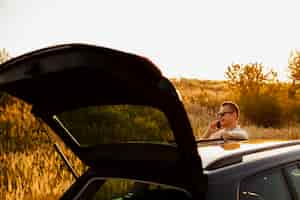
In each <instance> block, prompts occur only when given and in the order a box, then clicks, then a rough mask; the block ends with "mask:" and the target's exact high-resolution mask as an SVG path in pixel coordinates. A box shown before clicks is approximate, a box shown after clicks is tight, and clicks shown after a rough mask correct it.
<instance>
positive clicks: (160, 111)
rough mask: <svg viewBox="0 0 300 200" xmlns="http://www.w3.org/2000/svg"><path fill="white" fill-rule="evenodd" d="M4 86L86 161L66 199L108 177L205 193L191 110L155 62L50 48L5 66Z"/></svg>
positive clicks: (90, 192) (82, 195)
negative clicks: (189, 110)
mask: <svg viewBox="0 0 300 200" xmlns="http://www.w3.org/2000/svg"><path fill="white" fill-rule="evenodd" d="M0 90H1V91H5V92H7V93H9V94H11V95H13V96H16V97H17V98H19V99H22V100H24V101H26V102H28V103H29V104H31V105H32V113H33V114H34V115H35V116H37V117H39V118H41V119H43V121H44V122H45V123H47V124H48V125H49V127H51V128H52V130H53V131H54V132H55V133H56V134H57V135H58V136H59V137H60V138H61V139H62V140H63V142H64V143H65V144H66V145H67V146H68V147H69V148H70V149H71V150H72V151H73V152H74V153H75V154H76V155H77V156H78V157H79V158H80V159H81V160H82V161H83V162H84V163H85V164H86V165H87V166H88V168H89V169H88V170H87V172H86V173H85V174H83V175H82V176H80V177H78V178H77V179H76V182H75V183H74V184H73V185H72V186H71V187H70V188H69V190H67V191H66V193H65V194H63V196H62V197H61V199H95V195H94V194H95V193H97V192H98V190H99V188H101V187H102V185H103V184H104V183H105V181H106V180H107V177H109V178H120V179H128V180H138V181H140V182H141V185H143V184H144V186H145V185H147V184H150V183H155V184H158V185H165V186H171V187H174V188H178V189H179V190H180V189H182V190H184V191H185V192H187V193H188V194H189V195H188V196H189V198H197V199H198V198H201V196H202V195H203V194H204V191H205V188H206V184H207V182H206V180H205V178H204V175H203V172H202V163H201V159H200V157H199V155H198V152H197V146H196V142H195V139H194V136H193V132H192V129H191V126H190V123H189V120H188V117H187V113H186V112H185V109H184V107H183V104H182V102H181V101H180V99H179V97H178V95H177V93H176V90H175V88H174V87H173V85H172V84H171V82H170V81H169V80H168V79H167V78H165V77H164V76H163V75H162V73H161V72H160V71H159V69H158V68H157V67H156V66H155V65H154V64H153V63H151V62H150V61H149V60H147V59H145V58H143V57H140V56H136V55H133V54H129V53H124V52H120V51H116V50H112V49H108V48H103V47H97V46H91V45H85V44H66V45H59V46H54V47H49V48H45V49H41V50H38V51H34V52H31V53H28V54H25V55H22V56H20V57H17V58H14V59H11V60H9V61H8V62H6V63H3V64H2V65H0ZM170 193H171V192H170ZM149 195H150V194H149ZM163 195H165V194H162V196H163ZM120 196H122V195H121V194H120ZM179 196H180V195H179ZM179 196H178V195H177V197H179ZM122 198H124V197H122ZM126 198H129V197H128V196H127V197H126ZM155 198H156V197H155ZM100 199H101V198H100Z"/></svg>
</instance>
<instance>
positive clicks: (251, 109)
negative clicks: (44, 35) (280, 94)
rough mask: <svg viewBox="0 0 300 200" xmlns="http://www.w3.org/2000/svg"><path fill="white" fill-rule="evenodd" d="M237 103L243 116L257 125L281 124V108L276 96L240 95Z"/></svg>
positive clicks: (273, 125) (272, 125)
mask: <svg viewBox="0 0 300 200" xmlns="http://www.w3.org/2000/svg"><path fill="white" fill-rule="evenodd" d="M239 104H240V107H241V111H242V113H243V115H244V117H245V118H247V119H248V120H249V121H251V122H252V123H254V124H256V125H257V126H263V127H278V126H280V125H281V122H282V120H281V115H282V109H281V107H280V104H279V101H278V99H277V98H276V97H274V96H272V95H267V94H261V95H258V96H242V97H241V99H240V102H239Z"/></svg>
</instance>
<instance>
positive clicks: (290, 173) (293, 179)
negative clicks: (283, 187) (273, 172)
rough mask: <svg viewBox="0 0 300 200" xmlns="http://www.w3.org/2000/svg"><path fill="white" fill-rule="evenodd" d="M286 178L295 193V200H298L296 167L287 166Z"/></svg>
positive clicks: (299, 184)
mask: <svg viewBox="0 0 300 200" xmlns="http://www.w3.org/2000/svg"><path fill="white" fill-rule="evenodd" d="M286 172H287V173H286V174H287V178H288V180H289V181H290V185H291V187H292V188H293V191H295V195H296V196H297V199H300V169H299V168H298V166H296V165H294V166H289V167H287V168H286Z"/></svg>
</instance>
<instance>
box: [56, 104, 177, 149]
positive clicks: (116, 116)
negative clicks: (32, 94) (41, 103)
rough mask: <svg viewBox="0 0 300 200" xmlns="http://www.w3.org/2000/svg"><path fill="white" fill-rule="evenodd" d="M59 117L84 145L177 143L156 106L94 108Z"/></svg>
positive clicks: (165, 119) (71, 112) (63, 114)
mask: <svg viewBox="0 0 300 200" xmlns="http://www.w3.org/2000/svg"><path fill="white" fill-rule="evenodd" d="M57 117H58V118H59V120H60V121H61V122H62V123H63V124H64V126H65V127H66V128H67V129H68V130H69V132H70V133H71V134H72V135H73V136H74V137H75V138H76V140H77V141H78V142H79V143H80V144H82V145H96V144H104V143H122V142H159V143H172V142H174V137H173V134H172V131H171V129H170V127H169V123H168V120H167V118H166V117H165V115H164V114H163V113H162V112H161V111H159V110H158V109H155V108H152V107H146V106H135V105H109V106H91V107H85V108H80V109H76V110H71V111H66V112H63V113H61V114H58V115H57Z"/></svg>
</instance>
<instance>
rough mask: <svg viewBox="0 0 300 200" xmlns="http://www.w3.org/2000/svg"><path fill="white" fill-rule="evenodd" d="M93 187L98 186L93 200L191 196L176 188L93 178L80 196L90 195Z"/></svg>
mask: <svg viewBox="0 0 300 200" xmlns="http://www.w3.org/2000/svg"><path fill="white" fill-rule="evenodd" d="M97 182H98V183H97ZM99 183H100V184H99ZM95 185H98V187H99V189H98V190H96V192H94V194H93V195H92V196H93V197H92V199H93V200H100V199H101V200H123V199H136V200H138V199H139V200H146V199H147V200H148V199H149V200H150V199H153V200H154V199H156V200H159V199H164V200H165V199H172V200H175V199H180V200H187V199H190V196H191V195H190V194H189V193H188V192H187V191H186V190H184V189H181V188H177V187H176V188H175V187H171V186H167V185H159V184H156V183H147V184H146V183H142V182H140V181H136V180H130V179H118V178H109V179H104V178H94V179H93V180H92V181H90V182H89V184H88V185H87V187H84V188H85V190H82V191H81V193H80V195H86V194H87V193H90V192H91V191H93V190H94V188H93V187H94V186H95ZM99 185H100V186H99ZM81 197H82V196H81Z"/></svg>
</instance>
